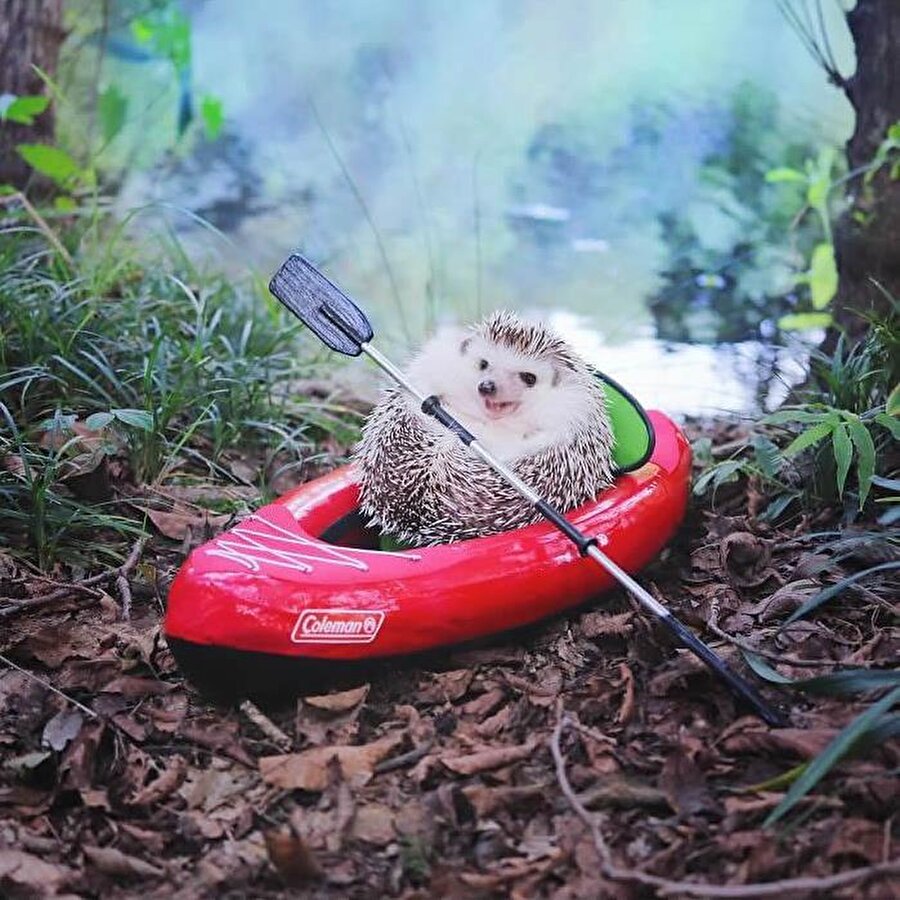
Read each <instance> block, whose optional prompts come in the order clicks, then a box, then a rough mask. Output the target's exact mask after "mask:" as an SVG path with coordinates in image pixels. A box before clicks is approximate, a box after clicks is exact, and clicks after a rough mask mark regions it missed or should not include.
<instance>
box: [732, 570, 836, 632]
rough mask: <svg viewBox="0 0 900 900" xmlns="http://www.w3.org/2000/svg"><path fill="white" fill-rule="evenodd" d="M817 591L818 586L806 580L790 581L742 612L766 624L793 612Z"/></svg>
mask: <svg viewBox="0 0 900 900" xmlns="http://www.w3.org/2000/svg"><path fill="white" fill-rule="evenodd" d="M818 589H819V586H818V585H817V584H816V582H814V581H811V580H810V579H808V578H801V579H800V580H799V581H790V582H788V583H787V584H785V585H782V586H781V587H780V588H778V590H777V591H775V592H774V593H773V594H769V596H768V597H766V598H765V599H764V600H761V601H760V602H759V603H756V604H754V605H753V606H747V607H744V609H743V610H742V612H745V613H748V614H749V615H752V616H759V619H760V621H761V622H768V621H770V620H772V619H777V618H780V617H781V616H783V615H785V614H787V613H791V612H793V611H794V610H795V609H796V608H797V607H798V606H800V605H801V604H802V603H803V602H804V601H805V600H807V599H808V598H809V597H810V595H811V594H813V593H815V592H816V591H817V590H818Z"/></svg>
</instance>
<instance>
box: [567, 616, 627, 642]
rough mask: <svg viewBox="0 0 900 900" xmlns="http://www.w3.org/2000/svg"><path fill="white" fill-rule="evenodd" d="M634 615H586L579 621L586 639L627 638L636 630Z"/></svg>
mask: <svg viewBox="0 0 900 900" xmlns="http://www.w3.org/2000/svg"><path fill="white" fill-rule="evenodd" d="M633 620H634V613H633V612H623V613H616V614H615V615H609V614H608V613H602V612H589V613H585V614H584V615H583V616H582V617H581V619H580V620H579V624H580V625H581V631H582V633H583V634H584V636H585V637H586V638H589V639H591V640H593V639H594V638H598V637H609V636H613V635H614V636H617V637H627V636H628V635H629V634H631V632H632V631H633V630H634V622H633Z"/></svg>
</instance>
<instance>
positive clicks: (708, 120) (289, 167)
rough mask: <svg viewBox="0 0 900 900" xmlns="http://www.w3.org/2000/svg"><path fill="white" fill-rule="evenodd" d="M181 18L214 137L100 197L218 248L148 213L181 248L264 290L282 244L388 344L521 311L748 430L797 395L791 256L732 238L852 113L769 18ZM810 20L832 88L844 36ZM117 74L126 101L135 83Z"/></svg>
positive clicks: (479, 10)
mask: <svg viewBox="0 0 900 900" xmlns="http://www.w3.org/2000/svg"><path fill="white" fill-rule="evenodd" d="M187 9H188V11H189V13H190V16H191V20H192V27H193V40H194V66H193V77H194V84H195V88H196V90H197V91H198V92H199V93H202V92H203V91H207V90H208V91H213V92H215V93H216V94H217V95H218V96H220V97H221V98H222V100H223V102H224V107H225V111H226V115H227V125H226V130H225V134H224V136H223V137H222V138H220V139H219V140H218V141H216V142H213V143H207V142H204V141H202V140H198V141H196V142H195V143H194V144H193V145H192V146H191V147H190V148H188V149H189V152H182V153H181V154H177V155H176V156H174V157H172V158H171V159H170V160H169V161H168V162H167V163H166V164H165V165H163V166H158V167H157V168H155V169H154V170H152V171H151V172H149V173H135V174H133V175H132V176H131V178H130V179H129V180H128V182H127V183H126V184H125V186H124V188H123V194H122V200H121V202H122V204H123V205H130V204H133V203H138V202H144V201H146V200H147V199H155V200H160V201H164V202H166V203H172V204H175V205H177V206H179V207H184V208H187V209H190V210H191V211H193V212H196V213H198V214H199V215H201V216H204V217H206V218H208V219H209V220H210V221H211V222H212V223H213V224H214V225H215V226H216V227H218V228H220V229H221V230H222V231H223V232H224V233H225V234H226V235H227V236H228V237H229V238H230V239H231V241H232V243H230V244H229V243H227V242H225V241H223V240H222V239H221V238H219V237H217V236H215V235H211V234H210V233H209V232H208V231H206V230H204V229H202V228H198V227H196V226H195V225H194V224H192V222H191V220H190V219H189V218H188V217H186V216H184V215H181V214H178V213H175V212H170V213H168V214H167V215H168V216H169V218H170V219H171V221H172V222H173V223H174V224H175V226H176V228H177V229H178V230H179V231H180V232H181V234H182V237H183V238H184V239H185V240H186V242H187V243H188V245H189V246H190V247H192V248H193V249H194V250H196V251H198V252H208V253H212V254H214V255H215V256H216V257H217V258H218V259H220V260H222V261H223V262H224V264H226V265H229V266H234V267H235V268H240V267H243V266H248V265H249V266H252V267H254V268H256V269H258V270H260V271H262V272H264V273H265V272H269V271H271V270H272V269H274V268H275V267H276V266H277V265H278V263H279V262H280V260H281V259H282V258H283V257H284V256H285V254H286V253H288V252H289V251H290V250H292V249H295V248H301V249H302V250H303V252H305V253H306V254H307V255H309V256H311V257H312V258H313V259H315V260H317V261H319V262H320V263H322V264H323V265H324V266H325V267H326V268H327V270H328V272H329V273H330V274H331V275H332V276H333V277H334V278H335V279H336V280H337V281H339V283H341V284H342V285H343V286H345V288H346V289H347V290H348V292H350V293H351V294H352V295H355V296H356V297H358V298H359V299H360V300H361V301H362V302H363V303H364V305H365V306H366V308H367V309H368V310H369V311H370V313H371V315H372V318H373V320H374V322H375V324H376V329H377V331H378V333H379V334H380V335H381V336H383V338H384V339H385V341H386V342H387V345H388V346H389V347H390V348H391V349H395V350H396V349H400V348H403V347H406V346H409V345H411V344H414V343H416V342H417V341H418V340H419V339H420V338H421V336H422V335H423V334H424V333H426V332H428V331H429V330H431V329H433V328H434V327H435V326H436V325H438V324H440V323H441V322H444V321H453V320H460V319H461V320H466V319H470V318H473V317H475V316H477V315H478V314H480V313H482V312H486V311H488V310H490V309H493V308H496V307H499V306H505V307H512V308H516V309H521V310H525V311H528V312H531V313H537V314H539V315H542V316H544V317H545V318H549V319H550V321H551V322H552V323H553V324H554V325H556V326H557V327H558V328H559V330H561V331H562V332H563V333H564V335H565V336H566V337H568V338H569V339H570V340H572V341H573V342H574V343H575V344H576V345H577V346H578V347H579V349H581V350H582V352H583V353H584V354H585V355H587V356H588V357H589V358H590V359H591V360H592V361H593V362H595V363H596V364H597V365H599V366H600V367H601V368H603V369H604V370H606V371H607V372H608V373H609V374H611V375H612V376H613V377H615V378H617V379H619V380H621V381H622V382H623V383H624V384H625V385H626V386H627V387H629V388H630V389H631V390H632V391H633V392H634V393H635V394H636V395H637V396H638V397H639V398H640V399H641V400H642V401H643V402H644V403H645V404H647V405H659V406H662V407H663V408H666V409H669V410H671V411H673V412H708V411H713V410H723V409H724V410H731V411H738V412H749V411H753V410H756V409H759V408H760V407H761V406H764V405H766V404H767V403H768V404H771V403H772V402H774V401H777V400H778V399H780V397H781V396H783V394H784V391H785V390H786V385H787V384H788V383H790V382H791V381H792V380H796V378H797V377H799V374H800V372H801V371H802V367H801V365H800V364H801V363H802V357H803V351H802V349H799V350H798V349H797V348H796V347H793V348H789V349H786V350H785V349H777V348H774V347H773V346H772V345H771V340H770V339H771V336H772V331H773V329H772V326H771V320H772V318H773V316H776V313H777V311H773V310H771V309H770V308H769V306H770V298H771V297H773V296H776V295H778V294H783V293H784V292H786V291H788V290H790V288H791V285H792V282H791V272H792V270H793V267H794V266H796V265H797V264H798V262H800V260H799V259H798V258H797V256H796V254H793V253H792V251H791V247H790V244H791V241H790V238H789V237H788V236H787V233H786V232H785V236H784V240H783V243H781V242H780V240H779V239H778V238H777V237H776V238H775V239H773V236H772V233H771V232H767V233H766V234H765V240H766V241H767V245H766V249H765V252H764V253H763V252H758V251H757V249H752V247H751V250H750V251H745V250H744V249H742V246H743V245H742V241H743V240H744V239H745V238H746V241H747V242H749V244H751V245H752V242H753V241H755V240H758V241H762V239H763V238H762V235H763V233H764V232H765V229H764V228H763V227H762V225H761V224H760V223H761V222H763V218H762V214H763V213H765V215H766V216H769V217H770V218H771V215H772V204H771V202H770V201H769V200H768V199H765V198H763V199H760V198H762V197H763V192H764V191H773V190H776V188H775V187H774V186H766V185H765V184H764V181H763V178H762V176H763V173H764V171H765V170H766V168H767V167H768V166H770V165H772V164H773V162H775V163H777V162H779V161H781V160H783V159H785V158H789V157H790V154H791V153H793V154H794V157H795V158H797V153H798V152H799V151H798V150H797V148H798V147H800V146H802V145H805V146H807V147H809V148H816V147H818V146H820V145H822V144H824V143H842V142H843V141H845V140H846V139H847V137H848V136H849V134H850V131H851V129H852V117H851V111H850V107H849V104H848V103H847V102H846V100H845V98H844V97H843V94H841V93H840V92H839V91H837V90H836V89H835V88H833V87H831V86H829V85H828V84H827V83H826V79H825V76H824V74H823V73H822V72H821V71H820V70H819V69H818V68H817V67H816V66H815V64H814V63H813V62H812V60H811V59H809V57H808V56H807V55H806V54H805V52H804V50H803V48H802V46H801V45H800V42H799V40H798V38H797V37H796V35H795V34H794V33H793V32H792V31H791V30H790V28H789V27H788V25H787V23H786V22H785V21H784V19H783V18H782V17H781V16H780V14H779V13H778V11H777V8H776V6H775V4H774V3H766V2H759V0H730V2H729V3H722V2H721V0H608V2H605V3H597V2H590V0H563V2H558V3H553V4H548V3H544V2H539V0H520V2H511V0H460V2H456V3H453V4H448V3H444V2H441V0H425V2H423V0H369V2H363V0H358V2H342V3H340V4H326V3H323V2H317V0H307V2H297V0H267V2H266V3H265V4H247V3H244V2H240V0H206V2H194V3H190V4H189V5H188V6H187ZM823 11H824V12H825V14H826V19H827V23H828V29H829V37H830V39H831V43H832V45H833V48H834V52H835V55H836V57H837V59H838V61H839V62H840V64H841V66H842V69H843V70H844V71H845V72H849V71H851V70H852V67H853V52H852V44H851V41H850V37H849V34H848V32H847V29H846V26H845V24H844V23H843V20H842V18H841V16H840V15H839V14H838V11H837V5H836V4H832V3H825V4H823ZM115 65H116V66H117V67H118V68H117V69H116V68H115V67H114V69H113V71H117V72H118V73H119V75H120V76H121V77H123V78H124V79H125V80H126V81H127V80H129V79H131V80H132V81H133V82H138V81H141V82H142V84H143V85H144V86H143V87H142V88H141V90H144V91H146V90H147V89H146V81H147V72H148V70H147V67H143V68H142V67H141V66H139V65H135V64H127V63H123V62H119V63H117V64H115ZM147 102H149V101H147ZM161 105H162V106H166V105H167V104H165V103H163V104H161ZM168 105H169V106H171V109H172V112H171V113H169V112H165V111H164V112H163V115H164V116H165V115H174V108H175V104H174V103H171V104H168ZM159 106H160V104H159V102H158V98H157V107H159ZM141 140H142V142H143V144H144V145H146V144H147V136H146V134H143V135H141ZM123 141H125V138H123ZM150 149H152V148H150ZM723 159H724V160H726V162H724V163H723V162H722V160H723ZM729 160H730V162H729ZM711 161H712V162H711ZM797 161H798V162H799V161H800V160H799V158H797ZM717 167H718V168H717ZM765 197H769V195H768V194H767V195H765ZM666 216H668V217H669V221H675V222H676V226H675V227H673V228H669V229H668V231H667V229H666V227H665V225H664V222H665V221H666ZM679 223H680V224H679ZM685 224H686V226H687V227H689V229H690V231H691V233H692V234H693V236H694V237H693V238H692V239H691V240H692V241H693V244H692V245H691V246H692V250H691V252H692V253H693V259H694V261H695V262H694V264H692V265H694V268H693V269H690V270H689V273H688V275H687V276H685V273H684V272H681V273H680V274H679V273H678V272H677V271H676V269H677V266H674V262H673V261H674V260H675V246H676V239H677V238H676V235H677V234H678V233H680V232H679V231H678V229H679V228H682V229H683V228H684V227H685ZM746 253H750V255H751V256H752V257H753V260H752V265H750V264H747V262H746V256H745V257H742V256H741V254H746ZM697 259H699V260H701V261H707V262H704V265H703V266H702V268H703V274H702V275H700V276H698V275H696V260H697ZM723 260H724V262H723ZM710 264H711V269H710V271H709V273H708V274H707V273H706V268H707V267H709V266H710ZM665 272H668V273H669V274H668V275H666V274H664V273H665ZM685 278H687V288H686V289H685V287H684V283H685ZM702 279H705V280H702ZM716 279H718V280H716ZM695 281H696V284H695V283H694V282H695ZM679 285H680V287H679ZM667 286H668V290H667V291H666V292H664V293H662V294H661V293H660V292H661V291H663V289H664V288H666V287H667ZM732 295H734V296H733V298H732ZM654 297H655V298H656V302H655V303H654V302H651V301H652V300H653V298H654ZM660 297H663V298H675V299H663V300H660ZM748 298H749V299H748ZM729 304H730V305H729ZM723 309H724V312H723Z"/></svg>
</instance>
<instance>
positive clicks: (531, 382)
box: [519, 372, 537, 387]
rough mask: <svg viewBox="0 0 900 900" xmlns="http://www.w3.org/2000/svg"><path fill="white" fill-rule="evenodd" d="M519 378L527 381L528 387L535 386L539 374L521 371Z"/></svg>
mask: <svg viewBox="0 0 900 900" xmlns="http://www.w3.org/2000/svg"><path fill="white" fill-rule="evenodd" d="M519 378H521V379H522V381H524V382H525V386H526V387H534V386H535V385H536V384H537V375H535V374H534V372H519Z"/></svg>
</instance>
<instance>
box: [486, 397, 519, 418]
mask: <svg viewBox="0 0 900 900" xmlns="http://www.w3.org/2000/svg"><path fill="white" fill-rule="evenodd" d="M519 406H521V404H520V403H518V402H516V401H515V400H492V399H491V398H490V397H485V398H484V408H485V409H486V410H487V414H488V415H489V416H490V417H491V418H492V419H500V418H502V417H503V416H509V415H512V414H513V413H514V412H515V411H516V410H517V409H518V408H519Z"/></svg>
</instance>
